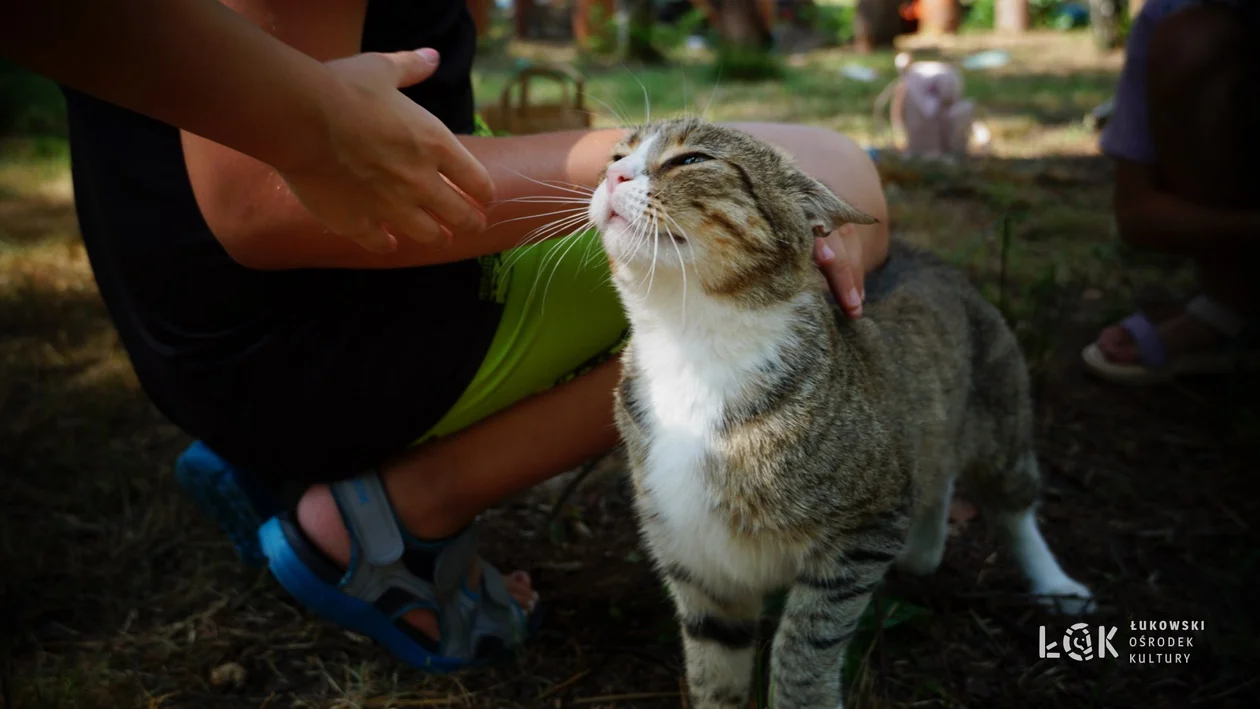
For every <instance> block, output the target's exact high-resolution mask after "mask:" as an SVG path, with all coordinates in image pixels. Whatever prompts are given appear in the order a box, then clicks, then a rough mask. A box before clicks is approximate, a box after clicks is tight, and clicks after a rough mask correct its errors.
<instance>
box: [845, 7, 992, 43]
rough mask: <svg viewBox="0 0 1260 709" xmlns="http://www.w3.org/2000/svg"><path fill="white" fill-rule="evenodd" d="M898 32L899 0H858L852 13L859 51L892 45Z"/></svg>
mask: <svg viewBox="0 0 1260 709" xmlns="http://www.w3.org/2000/svg"><path fill="white" fill-rule="evenodd" d="M999 1H1000V0H999ZM900 33H901V2H900V0H858V4H857V12H856V13H854V15H853V41H854V44H855V45H856V48H857V50H858V51H859V52H869V51H871V50H873V49H880V48H885V47H892V46H893V40H895V39H896V38H897V35H898V34H900Z"/></svg>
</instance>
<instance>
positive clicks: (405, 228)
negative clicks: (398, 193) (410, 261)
mask: <svg viewBox="0 0 1260 709" xmlns="http://www.w3.org/2000/svg"><path fill="white" fill-rule="evenodd" d="M389 231H390V232H392V233H394V234H402V235H404V236H406V237H407V238H409V239H411V240H413V241H418V242H420V243H422V244H433V243H445V242H447V241H449V239H448V238H447V237H446V235H445V234H443V231H442V227H441V226H440V225H439V224H438V223H437V222H436V221H435V220H434V219H433V216H432V215H431V214H429V213H428V212H427V211H425V210H424V209H423V208H421V207H418V206H416V207H411V208H409V209H400V210H395V213H394V214H392V215H391V216H390V218H389Z"/></svg>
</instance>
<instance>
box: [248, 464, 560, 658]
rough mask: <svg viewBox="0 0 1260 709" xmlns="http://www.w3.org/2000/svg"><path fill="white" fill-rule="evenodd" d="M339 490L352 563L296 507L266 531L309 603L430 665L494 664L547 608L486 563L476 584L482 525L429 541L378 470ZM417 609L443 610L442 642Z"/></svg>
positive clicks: (268, 547)
mask: <svg viewBox="0 0 1260 709" xmlns="http://www.w3.org/2000/svg"><path fill="white" fill-rule="evenodd" d="M330 489H331V490H332V494H333V499H334V500H336V502H337V507H338V508H339V509H340V511H341V517H342V520H343V521H344V522H345V524H346V529H347V530H348V531H349V533H350V543H351V557H350V568H349V570H347V571H341V570H339V569H338V568H337V567H336V566H334V565H333V564H332V563H330V562H329V561H328V560H327V559H326V558H325V557H324V556H323V555H322V554H321V553H320V552H319V551H318V550H317V549H315V548H314V546H313V545H312V544H311V543H310V542H309V541H308V540H307V539H306V536H305V535H304V534H303V533H302V531H301V530H300V529H299V528H298V526H297V524H296V522H295V521H294V520H292V518H291V517H289V516H288V515H287V514H279V515H276V516H274V517H272V518H271V519H270V520H268V521H267V522H266V523H264V524H263V526H262V528H261V529H260V530H259V531H258V539H259V542H260V544H261V546H262V552H263V554H264V556H266V558H267V560H268V562H269V563H270V567H271V573H272V575H273V576H275V578H276V580H277V581H279V582H280V585H281V586H283V587H284V588H285V589H286V590H287V591H288V592H289V593H290V594H292V595H293V596H294V597H295V598H296V599H297V600H298V601H299V602H300V603H302V604H303V605H304V606H306V607H307V608H309V609H310V610H312V611H314V612H315V613H317V614H318V615H320V616H322V617H324V618H325V619H327V620H330V621H332V622H334V623H337V624H338V625H341V626H343V627H345V628H347V629H349V630H353V631H355V632H358V633H361V634H363V635H366V636H368V637H370V638H372V639H373V640H375V641H376V642H378V643H380V644H381V645H383V646H384V647H385V648H387V649H388V650H389V651H390V652H392V653H393V654H394V655H395V656H397V657H398V658H399V659H401V660H403V661H404V662H406V663H407V664H409V665H411V666H413V667H416V668H419V669H422V670H426V671H429V672H437V673H446V672H453V671H458V670H463V669H468V668H473V667H482V666H486V665H489V664H494V663H497V662H499V661H502V660H505V659H507V658H508V657H510V656H511V655H512V654H513V653H514V652H516V651H519V650H521V649H522V648H523V647H524V644H525V642H526V640H527V639H528V637H529V636H530V635H531V634H532V631H533V630H534V629H535V628H536V627H537V623H538V622H539V621H540V619H541V614H540V613H537V612H534V613H532V614H529V615H527V614H526V612H525V611H524V610H523V609H522V608H521V607H520V606H519V605H518V604H517V603H516V601H515V599H513V598H512V596H511V594H509V593H508V590H507V587H506V586H504V584H503V578H502V576H501V575H500V574H499V572H498V571H496V570H495V569H494V567H492V566H490V565H489V564H487V563H485V562H484V561H483V562H481V582H480V584H479V588H477V589H470V588H469V587H468V583H467V581H468V570H469V569H470V568H471V564H472V562H473V559H474V558H475V557H476V547H477V530H476V526H475V523H474V524H473V525H469V527H467V528H465V529H464V530H463V531H462V532H460V533H458V534H456V535H454V536H451V537H448V538H446V539H442V540H433V541H430V540H420V539H416V538H415V537H413V536H411V535H410V534H408V533H407V532H406V531H405V530H403V529H402V528H401V527H400V525H399V524H398V521H397V518H396V517H395V515H394V510H393V508H392V507H391V506H390V503H389V498H388V496H387V494H386V492H385V489H384V487H383V486H382V485H381V481H380V478H379V477H377V475H376V474H375V473H369V474H366V475H361V476H359V477H357V478H353V479H350V480H347V481H344V482H340V483H335V484H333V485H331V486H330ZM413 610H430V611H433V612H434V613H435V615H436V616H437V619H438V625H439V627H440V629H441V640H438V641H435V640H433V639H432V638H429V637H428V636H426V635H424V634H423V633H421V632H420V631H419V630H417V629H415V628H414V627H413V626H411V625H410V624H409V623H407V622H406V620H404V618H403V617H404V616H405V615H406V614H407V613H408V612H410V611H413Z"/></svg>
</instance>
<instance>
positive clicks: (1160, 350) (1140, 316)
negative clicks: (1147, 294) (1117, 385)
mask: <svg viewBox="0 0 1260 709" xmlns="http://www.w3.org/2000/svg"><path fill="white" fill-rule="evenodd" d="M1120 327H1123V328H1124V329H1125V330H1128V331H1129V334H1130V335H1132V336H1133V341H1134V342H1135V343H1136V344H1137V347H1138V358H1139V359H1140V360H1141V362H1142V364H1144V365H1146V366H1147V367H1150V368H1151V369H1159V368H1161V367H1163V366H1164V365H1166V364H1168V350H1167V349H1165V347H1164V340H1163V338H1161V337H1160V336H1159V330H1157V329H1156V327H1155V323H1153V322H1151V319H1150V318H1148V317H1146V314H1145V313H1134V314H1133V315H1130V316H1129V317H1127V318H1125V319H1124V321H1123V322H1121V323H1120Z"/></svg>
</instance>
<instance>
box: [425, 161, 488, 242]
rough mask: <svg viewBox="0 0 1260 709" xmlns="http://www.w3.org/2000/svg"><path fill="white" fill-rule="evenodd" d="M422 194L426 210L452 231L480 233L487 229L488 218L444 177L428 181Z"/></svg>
mask: <svg viewBox="0 0 1260 709" xmlns="http://www.w3.org/2000/svg"><path fill="white" fill-rule="evenodd" d="M422 194H423V196H424V208H425V209H427V210H429V212H430V213H431V214H432V215H433V216H435V217H437V220H438V221H439V222H441V223H442V224H443V225H444V226H446V227H447V228H449V229H450V230H451V231H454V232H479V231H481V230H482V229H484V228H485V227H486V217H485V215H484V214H483V213H482V212H481V210H480V209H478V208H477V205H475V204H474V203H473V202H471V201H470V200H469V199H468V198H467V197H465V196H464V195H463V194H461V193H460V191H459V190H457V189H456V188H455V187H454V186H452V183H451V182H449V181H448V180H447V179H443V176H442V175H434V176H433V178H432V179H430V180H428V181H427V184H425V185H424V190H423V192H422Z"/></svg>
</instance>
